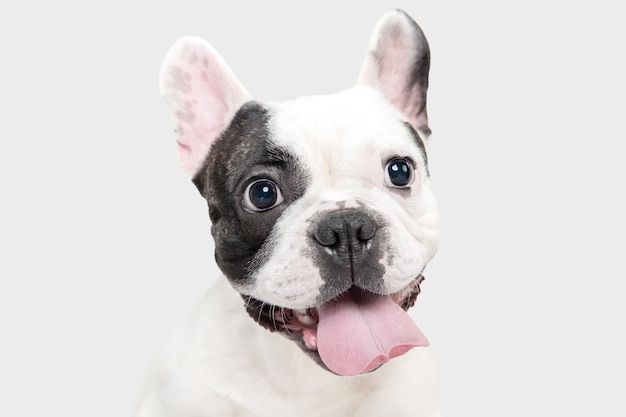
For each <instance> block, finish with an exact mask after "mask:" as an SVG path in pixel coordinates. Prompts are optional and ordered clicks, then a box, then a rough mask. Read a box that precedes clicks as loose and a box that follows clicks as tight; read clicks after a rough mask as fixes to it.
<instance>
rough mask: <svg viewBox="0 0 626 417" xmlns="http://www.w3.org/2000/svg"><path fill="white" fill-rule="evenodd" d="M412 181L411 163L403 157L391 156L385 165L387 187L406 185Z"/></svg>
mask: <svg viewBox="0 0 626 417" xmlns="http://www.w3.org/2000/svg"><path fill="white" fill-rule="evenodd" d="M412 182H413V164H411V162H410V161H408V160H407V159H405V158H393V159H392V160H390V161H389V162H387V166H386V167H385V184H386V185H387V186H389V187H407V186H409V185H411V183H412Z"/></svg>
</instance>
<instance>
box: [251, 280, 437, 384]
mask: <svg viewBox="0 0 626 417" xmlns="http://www.w3.org/2000/svg"><path fill="white" fill-rule="evenodd" d="M423 280H424V277H423V276H422V275H419V276H418V277H417V278H416V279H414V280H413V281H411V283H410V284H409V285H407V286H406V287H405V288H403V289H402V290H400V291H398V292H396V293H393V294H389V295H378V294H373V293H370V292H368V291H365V290H362V289H360V288H358V287H352V288H350V289H349V290H348V291H346V292H345V293H343V294H341V295H339V296H338V297H336V298H335V299H333V300H331V301H329V302H327V303H324V304H322V305H319V306H316V307H310V308H306V309H289V308H284V307H279V306H274V305H269V304H266V303H264V302H262V301H260V300H257V299H255V298H253V297H249V296H243V298H244V300H245V301H246V309H247V311H248V314H250V316H251V317H252V318H253V319H254V320H255V321H257V322H258V323H259V324H260V325H261V326H263V327H264V328H266V329H268V330H270V331H272V332H280V333H281V334H282V335H284V336H285V337H287V338H289V339H291V340H293V341H295V342H296V343H298V345H299V346H300V348H302V350H303V351H304V352H306V353H307V354H309V355H310V356H311V357H312V358H313V359H314V360H315V361H316V362H317V363H318V364H319V365H320V366H322V367H323V368H325V369H328V370H329V371H331V372H333V373H335V374H338V375H346V376H352V375H358V374H362V373H366V372H370V371H373V370H375V369H377V368H378V367H380V366H381V365H383V364H384V363H386V362H388V361H389V360H390V359H392V358H394V357H396V356H399V355H402V354H404V353H405V352H407V351H408V350H410V349H412V348H413V347H417V346H428V340H427V339H426V337H425V336H424V334H423V333H422V332H421V331H420V330H419V329H418V328H417V326H416V325H415V323H414V322H413V320H412V319H411V318H410V317H409V316H408V314H406V311H407V310H408V309H409V308H411V307H412V306H413V305H414V304H415V300H416V298H417V296H418V295H419V293H420V283H421V282H422V281H423Z"/></svg>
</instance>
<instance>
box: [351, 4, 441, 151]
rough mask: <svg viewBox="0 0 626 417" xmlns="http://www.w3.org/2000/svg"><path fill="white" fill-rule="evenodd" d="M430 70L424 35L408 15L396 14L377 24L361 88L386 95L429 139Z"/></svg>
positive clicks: (398, 11)
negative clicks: (365, 87) (428, 95)
mask: <svg viewBox="0 0 626 417" xmlns="http://www.w3.org/2000/svg"><path fill="white" fill-rule="evenodd" d="M429 67H430V50H429V48H428V42H427V41H426V37H425V36H424V33H423V32H422V30H421V29H420V27H419V26H418V25H417V23H415V21H414V20H413V19H411V17H409V15H407V14H406V13H405V12H403V11H402V10H392V11H389V12H387V13H385V14H384V15H383V16H382V17H381V18H380V19H379V20H378V22H377V23H376V27H375V28H374V33H373V34H372V38H371V39H370V44H369V51H368V53H367V56H366V57H365V62H364V63H363V67H362V68H361V72H360V74H359V77H358V80H357V84H358V85H367V86H370V87H373V88H375V89H377V90H379V91H380V92H382V93H383V95H384V96H385V97H386V98H387V100H389V101H390V102H391V103H393V104H394V105H395V106H396V107H397V108H398V109H400V110H401V111H402V112H403V113H404V115H405V117H406V118H407V120H408V121H409V123H411V125H412V126H413V127H414V128H415V130H417V131H418V132H419V134H420V136H421V137H422V138H423V139H426V138H427V137H428V136H429V135H430V128H429V127H428V117H427V114H426V89H427V88H428V70H429Z"/></svg>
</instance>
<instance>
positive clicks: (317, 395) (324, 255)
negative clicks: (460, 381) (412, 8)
mask: <svg viewBox="0 0 626 417" xmlns="http://www.w3.org/2000/svg"><path fill="white" fill-rule="evenodd" d="M429 63H430V52H429V47H428V43H427V41H426V38H425V37H424V34H423V33H422V30H421V29H420V28H419V26H418V25H417V24H416V23H415V22H414V21H413V20H412V19H411V18H410V17H409V16H408V15H407V14H406V13H405V12H403V11H400V10H393V11H390V12H387V13H386V14H384V15H383V16H382V17H381V18H380V20H379V21H378V22H377V24H376V26H375V29H374V32H373V35H372V37H371V40H370V43H369V50H368V52H367V54H366V57H365V61H364V63H363V65H362V68H361V70H360V73H359V74H358V78H357V82H356V86H354V87H352V88H350V89H348V90H345V91H341V92H339V93H337V94H332V95H320V96H312V97H303V98H299V99H296V100H293V101H288V102H282V103H261V102H259V101H255V100H254V99H252V97H251V96H250V95H249V94H248V92H247V91H246V89H245V88H244V87H243V86H242V85H241V83H240V82H239V81H238V80H237V78H236V77H235V75H234V74H233V72H232V70H231V69H230V67H229V66H228V65H227V64H226V63H225V62H224V60H223V59H222V57H221V56H220V55H219V54H218V53H217V52H216V51H215V50H214V49H213V48H212V47H211V46H210V45H209V44H208V43H206V42H205V41H204V40H202V39H198V38H191V37H187V38H182V39H180V40H179V41H177V42H176V43H175V44H174V45H173V46H172V48H171V50H170V51H169V52H168V54H167V56H166V58H165V60H164V63H163V65H162V69H161V81H160V87H161V91H162V94H163V96H164V98H165V100H166V102H167V103H168V105H169V108H170V109H171V112H172V114H173V117H174V120H175V123H176V132H177V145H178V151H179V156H180V160H181V163H182V165H183V167H184V168H185V169H186V170H187V171H188V172H189V173H190V175H191V176H192V178H193V184H195V186H196V187H197V189H198V190H199V191H200V194H201V195H202V197H204V199H206V202H207V205H208V213H209V217H210V220H211V223H212V227H211V233H212V235H213V238H214V241H215V260H216V262H217V265H218V267H219V269H220V270H221V271H222V272H223V275H224V277H225V278H220V279H218V280H217V282H216V284H215V285H214V286H213V287H212V288H211V289H210V291H209V292H208V294H207V295H206V296H205V298H204V299H203V301H202V302H201V303H200V305H199V306H198V307H197V308H196V309H195V310H194V312H193V313H192V315H191V317H190V318H189V320H188V321H187V322H186V323H185V324H184V325H183V326H182V327H181V328H180V329H179V330H178V331H177V332H176V333H175V335H174V336H173V338H172V340H171V341H170V342H169V343H168V344H167V345H166V346H165V347H164V349H163V352H162V353H161V355H160V356H159V358H158V359H157V361H156V363H155V366H154V369H153V370H152V372H151V374H150V375H149V377H148V380H147V382H146V384H145V387H144V390H143V393H142V395H141V397H140V399H139V402H138V404H137V409H136V411H135V416H136V417H165V416H167V417H173V416H176V417H186V416H188V417H192V416H193V417H214V416H215V417H229V416H232V417H234V416H255V417H257V416H258V417H261V416H263V417H266V416H267V417H269V416H271V417H276V416H281V417H285V416H298V417H314V416H324V417H333V416H341V417H346V416H359V417H381V416H394V417H403V416H406V417H408V416H429V417H430V416H436V415H439V406H438V395H439V394H438V387H437V377H436V369H435V366H434V364H433V362H434V361H433V359H432V356H431V353H430V351H429V349H428V348H427V347H426V346H428V340H427V339H426V337H425V336H424V334H423V333H422V332H421V331H420V330H419V328H418V327H417V326H416V325H415V323H414V321H413V320H412V319H411V317H410V316H409V315H408V314H407V312H406V311H407V310H408V309H409V308H410V307H411V306H413V304H414V303H415V301H416V297H417V295H418V294H419V291H420V282H421V281H422V280H423V276H422V273H423V271H424V268H425V267H426V265H427V263H428V262H429V261H430V260H431V258H432V257H433V256H434V254H435V252H436V249H437V242H438V214H437V205H436V201H435V198H434V196H433V193H432V190H431V186H430V177H429V170H428V163H427V156H426V150H425V145H424V144H425V142H426V140H427V138H428V136H429V134H430V129H429V127H428V120H427V113H426V90H427V87H428V72H429V65H430V64H429Z"/></svg>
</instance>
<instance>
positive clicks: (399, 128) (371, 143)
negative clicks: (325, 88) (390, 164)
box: [269, 87, 425, 160]
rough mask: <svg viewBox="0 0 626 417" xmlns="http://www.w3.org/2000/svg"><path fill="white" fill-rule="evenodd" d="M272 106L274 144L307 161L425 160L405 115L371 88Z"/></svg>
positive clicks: (422, 149) (271, 122) (270, 126)
mask: <svg viewBox="0 0 626 417" xmlns="http://www.w3.org/2000/svg"><path fill="white" fill-rule="evenodd" d="M270 106H271V109H272V119H271V121H270V123H269V129H270V131H271V136H272V141H273V142H274V144H275V145H277V146H279V147H285V148H287V149H290V151H292V152H294V153H295V154H296V155H299V156H301V157H306V159H311V158H315V159H318V158H317V157H319V158H322V159H325V160H332V159H337V158H338V157H350V156H351V157H355V158H367V157H372V156H374V155H375V156H376V157H377V158H379V157H380V156H388V157H392V156H396V155H402V156H413V157H414V158H416V159H417V158H421V159H424V160H425V153H424V146H423V143H422V141H421V140H420V138H419V137H418V136H417V133H416V132H415V131H414V130H413V129H412V127H411V126H410V125H409V124H408V123H407V122H406V121H405V118H404V116H403V115H402V114H401V113H400V112H399V111H398V110H396V109H395V107H393V106H392V105H391V104H389V103H388V102H387V101H386V100H385V99H384V98H383V97H382V95H380V94H379V93H378V92H376V91H374V90H371V89H369V88H366V87H364V88H353V89H350V90H346V91H343V92H341V93H338V94H333V95H325V96H312V97H304V98H300V99H297V100H294V101H289V102H285V103H275V104H271V105H270Z"/></svg>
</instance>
